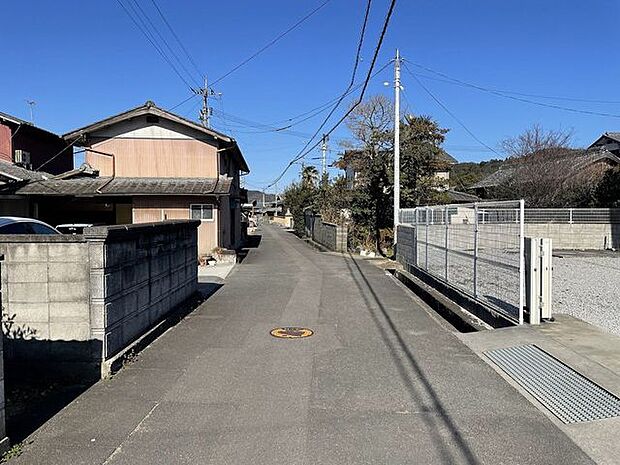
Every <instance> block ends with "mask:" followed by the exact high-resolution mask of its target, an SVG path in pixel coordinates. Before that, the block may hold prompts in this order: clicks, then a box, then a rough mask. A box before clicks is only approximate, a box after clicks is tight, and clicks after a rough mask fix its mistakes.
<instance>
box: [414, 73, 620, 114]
mask: <svg viewBox="0 0 620 465" xmlns="http://www.w3.org/2000/svg"><path fill="white" fill-rule="evenodd" d="M410 63H411V64H412V65H414V66H417V67H419V68H422V69H424V70H426V71H428V72H431V73H433V74H436V75H438V76H442V77H444V78H446V79H447V80H448V82H450V83H452V84H457V85H460V86H463V87H470V88H472V89H476V90H479V91H482V92H487V93H490V94H493V95H496V96H498V97H502V98H506V99H510V100H516V101H518V102H523V103H529V104H531V105H537V106H540V107H546V108H553V109H556V110H562V111H568V112H571V113H581V114H586V115H593V116H604V117H608V118H620V115H618V114H614V113H605V112H599V111H592V110H582V109H578V108H571V107H565V106H562V105H556V104H552V103H545V102H538V101H536V100H531V99H527V98H523V97H517V96H515V95H509V94H508V92H505V91H499V90H495V89H490V88H488V87H483V86H480V85H477V84H472V83H470V82H466V81H462V80H460V79H456V78H453V77H450V76H448V75H447V74H444V73H442V72H440V71H435V70H432V69H430V68H427V67H426V66H423V65H420V64H417V63H413V62H410ZM412 74H413V73H412ZM511 93H512V94H517V95H518V93H516V92H511ZM532 95H533V94H532ZM543 98H552V97H543ZM607 103H611V101H609V102H607Z"/></svg>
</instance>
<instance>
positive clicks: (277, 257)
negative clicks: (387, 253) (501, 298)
mask: <svg viewBox="0 0 620 465" xmlns="http://www.w3.org/2000/svg"><path fill="white" fill-rule="evenodd" d="M259 232H261V233H262V235H263V237H262V241H261V243H260V246H259V247H258V248H256V249H252V250H251V251H250V253H249V255H248V256H247V258H246V259H245V261H244V262H243V263H241V264H240V265H238V266H237V267H236V268H235V270H233V272H232V273H231V274H230V275H229V276H228V278H227V279H226V282H225V284H224V285H223V286H222V287H221V288H220V289H219V290H217V292H216V293H215V294H214V295H213V296H212V297H211V298H210V299H209V300H207V301H206V302H205V303H204V304H203V305H202V306H201V307H200V308H198V309H197V310H196V311H194V312H193V313H192V314H190V316H188V317H187V318H186V319H184V320H183V321H182V322H181V323H179V324H178V325H177V326H175V327H174V328H172V329H171V330H169V331H168V332H167V333H166V334H164V335H163V336H162V337H160V338H159V339H158V340H157V341H155V342H154V343H153V344H152V345H151V346H150V347H149V348H147V349H146V350H145V351H143V352H142V354H141V355H140V357H139V359H138V360H137V361H135V362H134V363H132V364H131V365H130V366H128V367H127V368H125V369H123V370H122V371H121V372H120V373H119V374H118V375H116V376H115V377H114V378H113V379H112V380H109V381H104V382H100V383H98V384H96V385H94V386H93V387H92V388H91V389H89V390H88V391H87V392H85V393H84V394H83V395H82V396H80V397H79V398H78V399H77V400H76V401H74V402H73V403H72V404H70V405H69V406H68V407H67V408H65V409H64V410H63V411H62V412H61V413H60V414H59V415H57V416H56V417H54V418H53V419H52V420H50V421H49V422H48V423H46V424H45V425H44V426H43V427H42V428H41V429H40V430H39V431H38V432H36V433H35V434H34V435H33V436H32V437H31V438H30V441H31V443H30V444H28V445H26V446H25V447H24V453H23V454H22V455H21V456H20V457H19V458H18V459H15V460H14V461H12V462H11V463H16V464H17V463H19V464H30V465H35V464H46V465H52V464H70V465H78V464H102V463H105V464H110V465H112V464H218V465H222V464H265V465H273V464H277V463H283V464H284V463H285V464H307V465H309V464H378V465H386V464H479V463H480V464H482V463H484V464H586V463H592V462H591V461H590V459H589V458H588V457H587V456H586V455H585V454H584V453H583V452H582V451H581V450H580V449H579V448H578V447H577V446H576V445H575V444H574V443H573V442H571V441H570V440H569V439H568V437H567V436H566V435H565V434H564V433H562V432H561V431H560V430H559V429H557V428H556V427H555V426H554V425H553V423H552V422H551V421H550V420H549V419H547V417H546V416H545V415H543V414H542V413H541V412H540V411H538V410H537V409H536V407H534V406H533V405H532V404H531V403H530V402H529V401H527V400H526V399H525V398H524V397H522V396H521V395H520V394H519V393H518V392H517V391H516V390H515V389H514V388H512V387H511V386H509V385H508V384H507V383H506V382H505V381H504V380H503V379H502V378H501V377H500V376H499V375H498V374H497V373H496V372H495V371H494V370H493V369H492V368H491V367H489V366H488V365H487V364H486V363H485V362H484V361H483V360H481V359H480V358H479V357H478V356H477V355H476V354H474V353H473V352H472V351H471V350H470V349H469V348H467V347H466V346H465V345H464V344H462V343H461V342H460V341H459V340H458V339H457V337H456V336H455V335H454V334H453V333H452V332H451V331H450V329H449V328H447V327H445V326H444V325H442V324H441V323H440V322H439V321H437V320H436V318H435V317H433V316H432V315H431V313H430V312H429V311H427V309H426V308H425V307H424V306H423V304H422V303H421V302H420V301H418V300H417V299H416V298H414V297H412V296H411V295H410V293H409V292H408V291H406V290H404V289H403V288H402V287H401V286H400V285H399V284H398V283H397V282H395V281H394V280H393V279H392V278H391V277H390V276H388V275H386V274H385V272H383V271H382V270H380V269H379V268H377V267H375V266H374V265H372V264H371V263H368V262H365V261H362V260H357V259H352V258H350V257H344V256H341V255H336V254H326V253H320V252H318V251H316V250H314V249H312V248H310V247H309V246H307V245H306V244H305V243H303V242H302V241H300V240H299V239H297V238H296V237H294V236H293V235H291V234H290V233H287V232H284V231H282V230H280V229H277V228H274V227H270V226H265V227H264V228H263V229H262V231H259ZM281 325H283V326H305V327H309V328H311V329H313V330H314V331H315V334H314V335H313V336H311V337H309V338H305V339H295V340H287V339H276V338H274V337H272V336H270V334H269V331H270V330H271V329H272V328H274V327H276V326H281Z"/></svg>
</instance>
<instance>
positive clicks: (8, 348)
mask: <svg viewBox="0 0 620 465" xmlns="http://www.w3.org/2000/svg"><path fill="white" fill-rule="evenodd" d="M223 286H224V284H223V283H221V282H202V283H198V289H197V292H196V293H195V294H193V295H192V296H191V297H190V298H189V299H187V300H186V301H185V302H183V303H181V304H180V305H178V306H177V307H176V308H175V309H173V310H172V311H171V312H169V313H168V314H167V315H166V316H165V318H164V319H163V320H159V321H157V322H154V324H153V326H152V327H156V330H155V331H153V332H151V333H148V334H147V335H146V336H144V337H143V338H142V339H140V340H139V341H138V342H137V343H136V344H135V345H134V346H133V347H132V350H131V351H130V354H129V356H130V357H131V356H135V355H136V354H138V353H139V352H140V351H141V350H143V349H144V348H146V347H148V346H149V345H150V344H151V343H153V342H154V341H155V340H156V339H157V338H159V337H160V336H161V335H162V334H164V332H165V331H166V330H167V329H169V328H171V327H174V326H176V325H177V324H178V323H179V322H181V321H182V320H183V319H184V318H185V317H186V316H188V315H189V314H190V313H192V312H193V311H194V310H196V309H197V308H198V307H199V306H200V305H202V304H203V303H204V302H205V301H206V300H207V299H209V298H211V297H212V296H213V295H214V294H215V293H216V292H217V291H219V290H220V289H221V288H222V287H223ZM9 321H11V320H10V319H9ZM3 325H4V328H3V329H4V330H5V331H4V336H3V337H4V377H5V379H4V382H5V385H4V387H5V399H6V400H5V402H6V403H5V407H6V410H5V416H6V431H7V436H8V437H9V439H10V440H11V443H12V444H18V443H20V442H22V441H23V440H24V439H26V438H27V437H28V436H30V435H31V434H32V433H33V432H34V431H36V430H37V429H38V428H40V427H41V426H42V425H43V424H45V423H46V422H47V421H48V420H50V419H51V418H52V417H54V416H55V415H56V414H57V413H58V412H60V411H61V410H62V409H63V408H64V407H66V406H67V405H69V404H70V403H71V402H73V401H74V400H75V399H76V398H77V397H78V396H80V395H81V394H82V393H83V392H85V391H86V390H87V389H89V388H90V387H91V386H93V385H94V384H95V383H97V382H99V381H100V380H101V360H102V355H101V354H102V345H101V341H99V340H90V341H62V340H61V341H50V340H41V339H36V337H37V336H38V335H37V333H36V330H33V329H30V328H27V327H24V325H20V326H19V327H18V326H16V325H13V326H10V331H8V332H7V328H9V327H8V326H7V322H6V320H5V321H4V322H3ZM125 360H126V359H125V358H119V359H118V360H117V361H116V362H115V365H114V366H113V368H112V370H113V372H115V371H118V370H119V369H122V367H123V364H124V363H125Z"/></svg>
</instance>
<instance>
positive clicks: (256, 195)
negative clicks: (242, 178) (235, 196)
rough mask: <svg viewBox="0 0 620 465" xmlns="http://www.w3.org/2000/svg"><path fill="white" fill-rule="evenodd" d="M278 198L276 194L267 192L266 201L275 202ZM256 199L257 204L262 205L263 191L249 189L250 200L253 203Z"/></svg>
mask: <svg viewBox="0 0 620 465" xmlns="http://www.w3.org/2000/svg"><path fill="white" fill-rule="evenodd" d="M275 200H276V196H275V194H267V193H265V202H274V201H275ZM253 201H256V205H258V206H260V205H262V203H263V193H262V192H261V191H256V190H251V191H250V190H249V191H248V202H249V203H252V202H253Z"/></svg>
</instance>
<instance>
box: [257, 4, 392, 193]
mask: <svg viewBox="0 0 620 465" xmlns="http://www.w3.org/2000/svg"><path fill="white" fill-rule="evenodd" d="M395 6H396V0H392V1H391V2H390V6H389V9H388V12H387V14H386V17H385V20H384V22H383V27H382V29H381V35H380V36H379V40H378V41H377V45H376V47H375V51H374V53H373V57H372V61H371V63H370V68H369V69H368V73H367V75H366V79H365V80H364V84H363V86H362V90H361V92H360V95H359V97H358V98H357V100H356V101H355V102H354V104H353V105H351V107H350V108H349V110H347V111H346V112H345V114H344V115H343V116H342V117H341V118H340V119H339V120H338V121H337V122H336V124H334V125H333V126H332V128H331V129H330V130H329V131H327V133H326V135H330V134H331V133H332V132H334V131H335V130H336V128H337V127H338V126H340V124H342V122H343V121H344V120H345V119H347V117H348V116H349V115H350V114H351V113H352V112H353V110H355V108H356V107H357V106H358V105H359V104H360V103H361V102H362V99H363V98H364V94H365V93H366V88H367V87H368V82H369V81H370V78H371V76H372V71H373V69H374V67H375V63H376V62H377V57H378V56H379V51H380V50H381V45H383V39H384V38H385V34H386V32H387V28H388V25H389V24H390V19H391V17H392V13H393V12H394V7H395ZM322 126H323V125H321V127H322ZM320 143H321V140H318V141H317V142H316V143H315V144H314V145H313V146H312V147H310V148H309V149H307V150H306V151H305V152H304V151H303V150H302V152H301V153H300V154H298V155H297V156H295V157H294V158H293V159H292V160H291V161H290V162H289V163H288V164H287V165H286V167H285V168H284V170H283V171H282V172H281V173H280V175H279V176H278V177H277V178H276V179H275V180H274V181H273V182H272V183H271V184H270V185H269V186H267V188H269V187H271V186H273V185H274V184H275V183H277V182H278V181H279V180H280V179H282V177H283V176H284V175H285V174H286V172H287V171H288V169H289V168H290V167H291V166H293V164H294V163H295V162H296V161H297V160H300V159H301V158H303V157H305V156H306V155H307V154H308V153H310V152H311V151H312V150H314V149H315V148H316V147H318V145H319V144H320Z"/></svg>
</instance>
